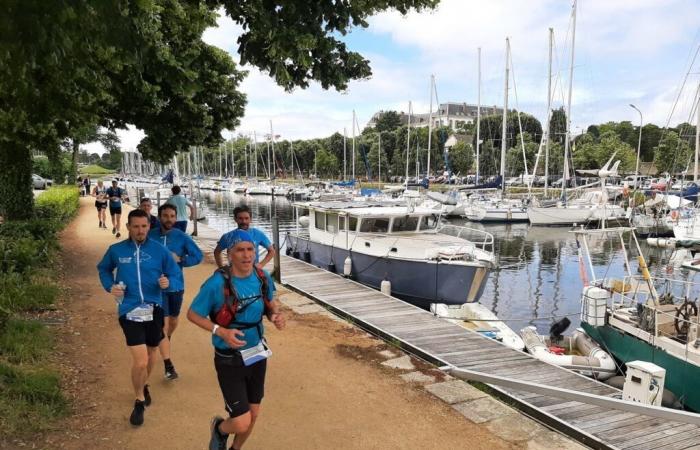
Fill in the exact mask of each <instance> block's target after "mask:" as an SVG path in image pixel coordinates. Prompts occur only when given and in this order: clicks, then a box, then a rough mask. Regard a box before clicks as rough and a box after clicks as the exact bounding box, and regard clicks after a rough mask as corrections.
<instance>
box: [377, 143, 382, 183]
mask: <svg viewBox="0 0 700 450" xmlns="http://www.w3.org/2000/svg"><path fill="white" fill-rule="evenodd" d="M377 156H378V157H379V175H377V179H378V181H379V189H381V188H382V133H381V132H379V150H378V151H377Z"/></svg>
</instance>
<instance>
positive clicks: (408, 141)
mask: <svg viewBox="0 0 700 450" xmlns="http://www.w3.org/2000/svg"><path fill="white" fill-rule="evenodd" d="M410 152H411V101H410V100H409V101H408V128H407V129H406V187H408V155H409V153H410Z"/></svg>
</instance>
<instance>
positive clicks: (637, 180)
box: [630, 103, 644, 190]
mask: <svg viewBox="0 0 700 450" xmlns="http://www.w3.org/2000/svg"><path fill="white" fill-rule="evenodd" d="M630 106H631V107H632V108H634V110H635V111H637V112H638V113H639V143H638V144H637V168H636V169H635V171H634V189H635V190H637V183H639V153H640V152H641V150H642V125H644V118H643V117H642V112H641V111H640V110H639V108H637V107H636V106H634V105H633V104H632V103H630Z"/></svg>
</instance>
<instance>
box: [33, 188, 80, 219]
mask: <svg viewBox="0 0 700 450" xmlns="http://www.w3.org/2000/svg"><path fill="white" fill-rule="evenodd" d="M79 205H80V192H79V191H78V188H77V187H73V186H56V187H52V188H51V189H49V190H47V191H46V192H43V193H42V194H41V195H39V196H38V197H37V198H36V204H35V208H34V209H35V213H36V216H37V217H38V218H40V219H49V220H57V221H58V222H59V223H67V222H68V220H69V219H71V218H72V217H73V216H74V215H75V214H76V212H78V207H79Z"/></svg>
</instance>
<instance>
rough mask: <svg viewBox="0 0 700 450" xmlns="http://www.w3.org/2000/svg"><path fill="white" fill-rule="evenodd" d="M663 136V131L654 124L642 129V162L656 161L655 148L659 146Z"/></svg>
mask: <svg viewBox="0 0 700 450" xmlns="http://www.w3.org/2000/svg"><path fill="white" fill-rule="evenodd" d="M637 131H639V129H637ZM662 134H663V130H662V129H661V128H660V127H659V126H658V125H654V124H653V123H648V124H646V125H644V126H643V127H642V147H641V151H640V158H641V160H642V161H653V160H654V148H655V147H656V146H657V145H659V141H660V140H661V135H662ZM635 148H636V147H635Z"/></svg>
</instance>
